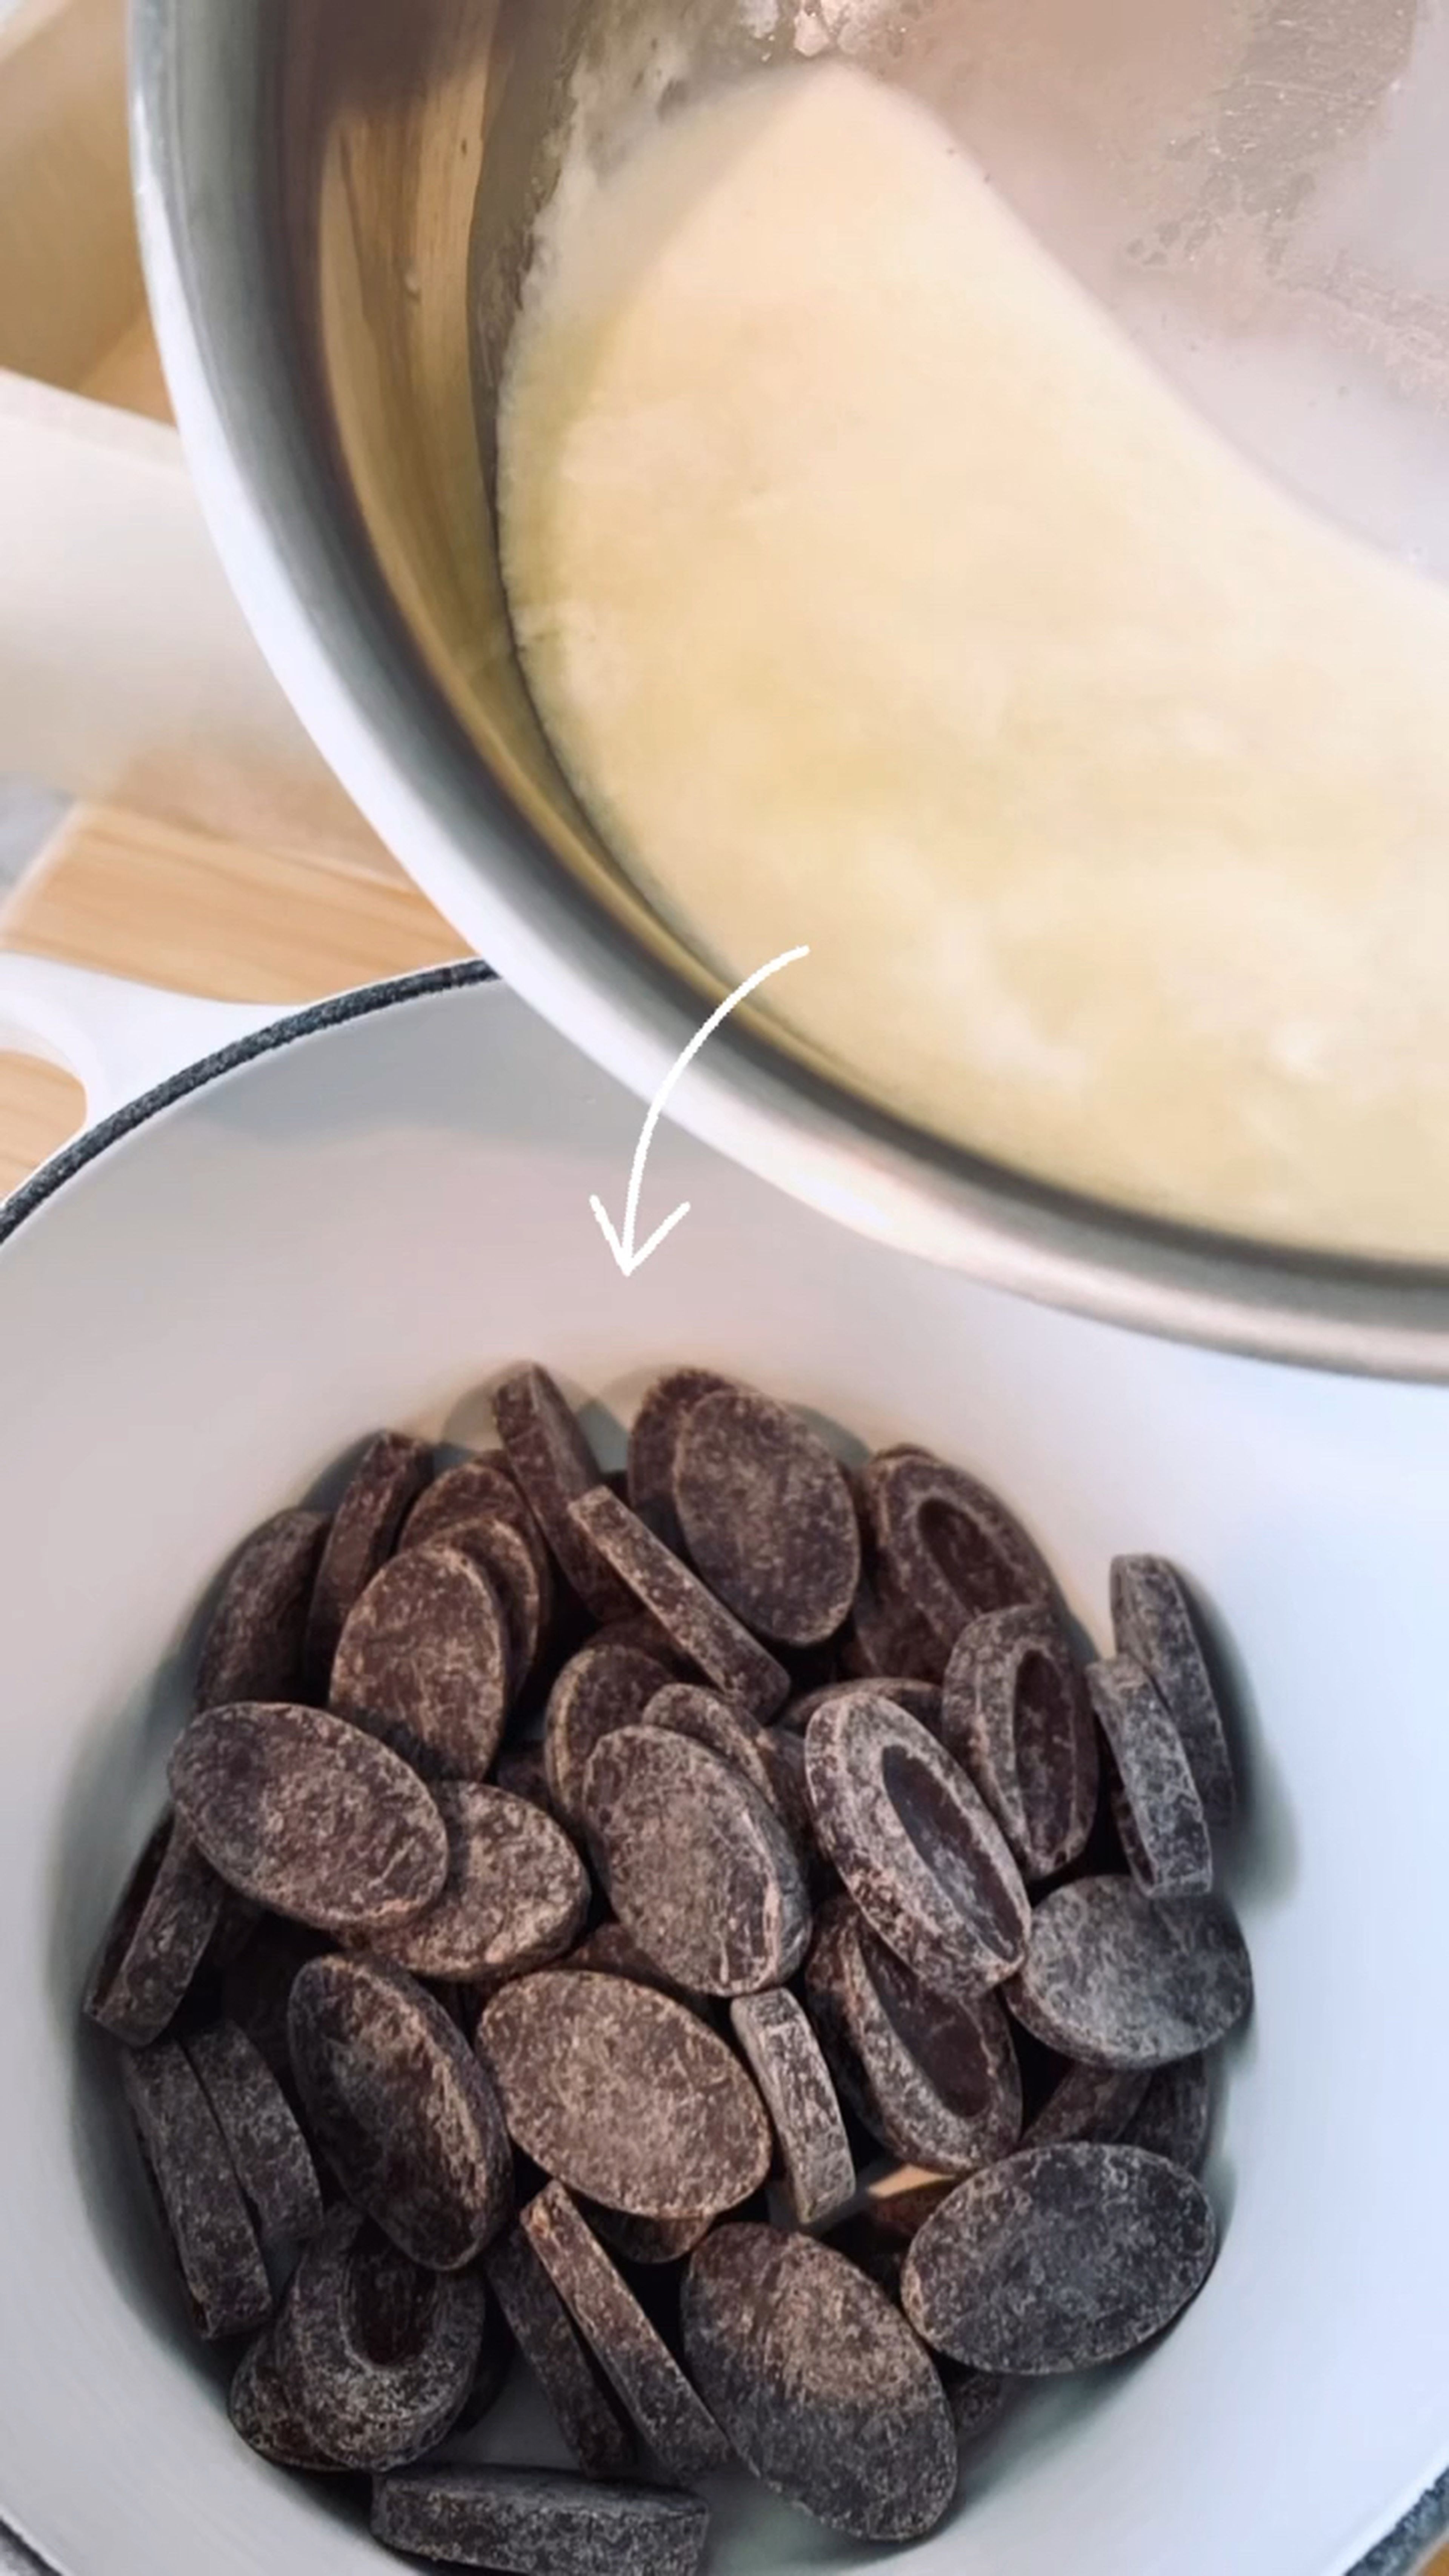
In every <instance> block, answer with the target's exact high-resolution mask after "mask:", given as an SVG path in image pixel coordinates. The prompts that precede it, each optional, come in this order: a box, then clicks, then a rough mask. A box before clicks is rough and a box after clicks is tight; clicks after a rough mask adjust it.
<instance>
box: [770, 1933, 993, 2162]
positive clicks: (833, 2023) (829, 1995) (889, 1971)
mask: <svg viewBox="0 0 1449 2576" xmlns="http://www.w3.org/2000/svg"><path fill="white" fill-rule="evenodd" d="M805 1992H806V1998H807V2001H808V2003H809V2006H810V2012H811V2017H812V2019H813V2020H814V2023H815V2026H816V2029H817V2030H818V2031H819V2033H820V2036H821V2039H822V2041H823V2042H824V2046H825V2053H826V2056H827V2057H828V2059H829V2060H830V2064H831V2066H832V2068H833V2069H834V2072H835V2076H836V2080H837V2082H838V2083H839V2085H840V2087H841V2090H842V2092H843V2093H844V2094H845V2096H846V2099H847V2100H848V2101H849V2103H850V2106H851V2108H852V2110H853V2111H854V2112H855V2114H856V2116H857V2118H858V2119H860V2120H863V2121H864V2123H865V2125H866V2127H867V2128H868V2129H870V2130H871V2131H872V2132H873V2134H874V2135H875V2136H876V2137H878V2138H879V2139H880V2140H881V2142H882V2144H883V2145H884V2146H887V2147H889V2148H890V2149H891V2150H892V2152H893V2154H895V2155H898V2156H901V2157H903V2158H904V2159H905V2161H906V2162H907V2163H908V2164H917V2165H924V2166H927V2167H928V2168H929V2169H930V2170H931V2171H932V2172H934V2173H937V2174H967V2173H974V2172H975V2171H976V2170H977V2168H978V2166H980V2165H984V2164H994V2163H995V2162H996V2160H997V2159H998V2157H1001V2156H1004V2155H1009V2154H1010V2152H1011V2149H1012V2148H1013V2147H1014V2146H1015V2145H1016V2142H1017V2140H1018V2138H1019V2137H1020V2135H1021V2070H1020V2068H1019V2066H1018V2064H1017V2058H1016V2051H1015V2049H1014V2047H1013V2046H1012V2039H1011V2029H1010V2025H1009V2023H1008V2021H1007V2018H1006V2015H1005V2013H1004V2012H1003V2010H1002V2008H1001V2004H1000V2001H999V1999H998V1997H997V1996H996V1995H995V1994H994V1993H987V1994H983V1995H978V1996H977V1997H976V1998H975V1999H974V2001H973V2002H971V2003H966V2004H961V2003H955V2002H952V2001H948V1999H947V1998H946V1997H945V1996H942V1995H937V1994H933V1993H932V1992H931V1990H930V1988H929V1987H928V1986H923V1985H922V1984H921V1982H920V1979H919V1978H918V1977H914V1976H912V1974H911V1972H910V1970H909V1968H907V1967H905V1966H904V1965H903V1964H902V1962H901V1961H900V1960H899V1959H897V1958H895V1957H893V1955H892V1954H891V1952H890V1951H889V1950H887V1949H886V1948H885V1946H884V1944H883V1943H881V1942H879V1941H877V1940H876V1938H875V1936H874V1934H873V1933H872V1932H871V1930H870V1928H869V1926H868V1924H866V1923H864V1922H862V1920H861V1918H860V1916H859V1915H858V1914H857V1913H856V1911H855V1908H854V1906H853V1905H852V1904H851V1903H850V1900H849V1899H848V1898H846V1897H841V1898H837V1899H836V1900H835V1901H834V1902H833V1903H832V1904H830V1905H828V1906H827V1907H826V1908H825V1909H824V1911H823V1913H822V1915H821V1917H820V1927H819V1931H818V1934H817V1937H816V1941H815V1946H814V1948H813V1950H812V1951H811V1953H810V1959H809V1963H808V1965H807V1967H806V1971H805Z"/></svg>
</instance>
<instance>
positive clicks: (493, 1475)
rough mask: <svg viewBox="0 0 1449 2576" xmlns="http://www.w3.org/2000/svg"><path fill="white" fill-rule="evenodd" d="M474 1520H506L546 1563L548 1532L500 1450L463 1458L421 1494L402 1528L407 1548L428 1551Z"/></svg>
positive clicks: (446, 1468)
mask: <svg viewBox="0 0 1449 2576" xmlns="http://www.w3.org/2000/svg"><path fill="white" fill-rule="evenodd" d="M475 1520H506V1521H509V1522H511V1523H512V1525H513V1527H514V1528H515V1529H516V1530H517V1531H518V1532H519V1534H520V1536H521V1537H523V1538H525V1539H526V1540H527V1541H528V1543H529V1545H530V1546H531V1547H532V1548H533V1549H535V1550H536V1551H537V1554H538V1556H539V1559H540V1561H541V1562H543V1563H546V1562H547V1549H546V1547H545V1545H544V1540H543V1533H542V1531H541V1530H540V1529H539V1526H538V1523H537V1521H536V1520H535V1519H534V1516H533V1513H532V1511H531V1510H530V1508H529V1506H528V1504H527V1503H526V1502H525V1501H524V1498H523V1491H522V1488H521V1486H520V1485H519V1484H518V1482H517V1479H516V1478H515V1476H514V1474H513V1471H512V1469H511V1468H510V1467H509V1464H508V1461H507V1459H506V1458H505V1456H504V1454H503V1451H502V1450H501V1449H490V1450H486V1451H484V1452H483V1453H482V1454H481V1455H480V1456H478V1457H473V1458H462V1459H460V1460H459V1461H458V1463H457V1465H456V1466H453V1467H445V1468H444V1469H443V1472H442V1474H441V1475H440V1476H435V1477H434V1479H433V1481H432V1483H431V1484H430V1485H429V1486H428V1488H427V1490H426V1492H425V1493H423V1494H420V1495H419V1497H418V1500H417V1501H416V1502H415V1503H414V1505H413V1508H412V1510H411V1511H410V1512H409V1514H408V1516H407V1519H406V1521H405V1522H404V1524H403V1533H402V1539H401V1542H400V1543H401V1545H402V1546H403V1547H427V1546H428V1545H429V1544H430V1542H431V1541H432V1540H434V1539H446V1536H447V1533H448V1531H449V1530H450V1529H454V1528H456V1527H457V1526H458V1525H459V1524H460V1523H464V1524H465V1523H467V1522H469V1521H475Z"/></svg>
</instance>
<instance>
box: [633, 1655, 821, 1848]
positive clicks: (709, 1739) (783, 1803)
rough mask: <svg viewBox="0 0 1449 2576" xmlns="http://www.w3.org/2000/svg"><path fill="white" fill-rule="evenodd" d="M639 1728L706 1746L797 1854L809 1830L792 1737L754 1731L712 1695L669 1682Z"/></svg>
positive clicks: (799, 1747)
mask: <svg viewBox="0 0 1449 2576" xmlns="http://www.w3.org/2000/svg"><path fill="white" fill-rule="evenodd" d="M645 1723H646V1724H647V1725H649V1726H662V1727H663V1728H664V1730H665V1732H666V1733H667V1734H669V1735H687V1736H688V1737H689V1738H690V1739H691V1741H692V1742H693V1743H695V1744H704V1745H707V1746H708V1748H709V1750H710V1752H711V1753H717V1754H718V1755H719V1757H720V1760H721V1761H722V1762H728V1763H729V1764H730V1765H731V1766H732V1768H733V1769H734V1770H736V1771H740V1772H743V1774H744V1776H745V1778H746V1779H747V1780H748V1781H749V1783H750V1786H751V1788H753V1789H756V1790H758V1792H759V1794H760V1796H761V1797H762V1798H763V1799H764V1801H765V1804H766V1806H767V1807H773V1808H774V1811H775V1813H776V1815H777V1816H778V1817H779V1819H780V1822H781V1824H782V1825H783V1826H784V1827H785V1830H786V1832H787V1833H788V1834H789V1836H790V1838H791V1840H792V1842H794V1844H795V1845H796V1847H797V1849H799V1848H800V1847H801V1846H803V1844H804V1843H805V1842H806V1841H807V1840H808V1839H809V1836H810V1834H811V1832H812V1830H813V1829H812V1826H811V1823H810V1801H809V1799H808V1797H807V1796H806V1792H805V1748H804V1746H803V1744H802V1743H801V1741H800V1738H799V1736H798V1735H794V1734H791V1733H788V1732H785V1731H783V1730H782V1728H780V1727H776V1726H757V1725H756V1723H755V1720H754V1719H753V1718H752V1717H746V1716H745V1714H744V1711H743V1710H742V1709H738V1708H732V1707H731V1705H730V1703H729V1701H728V1700H727V1699H722V1698H721V1697H720V1694H719V1692H718V1691H713V1690H706V1689H705V1688H704V1686H703V1684H702V1683H697V1682H670V1683H669V1684H668V1686H667V1687H666V1688H665V1689H664V1690H662V1691H659V1692H658V1693H657V1694H656V1696H655V1697H654V1698H653V1699H651V1701H650V1702H649V1706H648V1708H647V1710H646V1712H645Z"/></svg>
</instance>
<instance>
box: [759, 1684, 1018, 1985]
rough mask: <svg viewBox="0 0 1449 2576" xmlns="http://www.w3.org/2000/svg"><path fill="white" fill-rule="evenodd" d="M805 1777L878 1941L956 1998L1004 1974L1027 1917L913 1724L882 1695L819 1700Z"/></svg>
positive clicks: (970, 1805) (928, 1741) (1001, 1853)
mask: <svg viewBox="0 0 1449 2576" xmlns="http://www.w3.org/2000/svg"><path fill="white" fill-rule="evenodd" d="M805 1778H806V1786H807V1788H808V1790H809V1793H810V1804H811V1808H812V1811H813V1813H814V1817H815V1829H816V1833H817V1835H818V1836H819V1840H820V1844H821V1848H822V1849H823V1851H824V1852H825V1854H826V1856H827V1858H828V1859H830V1860H831V1861H833V1862H834V1864H835V1867H836V1868H837V1869H838V1870H839V1872H840V1875H841V1877H842V1878H843V1880H844V1881H845V1884H846V1886H847V1888H848V1889H849V1890H850V1893H851V1895H852V1896H853V1897H854V1899H855V1902H856V1904H857V1905H858V1907H859V1908H860V1911H861V1913H862V1914H863V1915H864V1916H865V1918H866V1920H867V1922H868V1923H869V1924H870V1925H871V1927H872V1929H873V1930H874V1931H875V1932H876V1933H877V1934H878V1935H879V1937H880V1939H881V1940H882V1941H884V1943H885V1944H886V1947H887V1948H888V1949H890V1950H893V1951H894V1952H895V1953H896V1955H897V1957H898V1958H901V1959H904V1960H905V1962H906V1965H907V1966H908V1967H910V1968H912V1969H914V1971H915V1973H916V1974H917V1976H919V1977H920V1978H921V1979H922V1980H923V1981H924V1982H925V1983H926V1984H927V1985H930V1986H933V1987H934V1988H936V1990H937V1991H938V1992H939V1993H941V1994H943V1995H950V1996H954V1997H955V1998H956V1999H957V2000H958V2001H960V2002H963V2003H966V2002H970V2001H971V2000H972V1998H973V1997H974V1996H976V1995H978V1994H981V1993H983V1992H984V1991H985V1989H986V1988H987V1987H988V1986H991V1985H995V1984H998V1983H999V1982H1000V1981H1001V1979H1002V1978H1004V1977H1009V1976H1011V1975H1012V1974H1013V1972H1014V1971H1015V1969H1017V1968H1018V1967H1019V1966H1020V1964H1021V1961H1022V1958H1023V1956H1024V1955H1025V1951H1026V1942H1027V1933H1028V1929H1029V1926H1030V1919H1031V1918H1030V1908H1029V1907H1028V1904H1027V1899H1026V1891H1025V1889H1024V1888H1023V1886H1022V1883H1021V1878H1020V1874H1019V1872H1018V1870H1017V1866H1016V1863H1015V1861H1014V1860H1013V1859H1012V1856H1011V1853H1010V1851H1009V1849H1008V1848H1007V1844H1006V1842H1005V1839H1004V1837H1003V1835H1002V1833H1001V1829H1000V1827H999V1826H998V1825H997V1823H996V1822H995V1820H994V1818H993V1817H992V1816H991V1815H990V1813H989V1812H988V1810H987V1808H986V1806H985V1804H984V1803H983V1801H982V1799H981V1798H980V1796H979V1795H978V1793H977V1791H976V1790H975V1789H974V1788H973V1786H972V1784H971V1782H970V1780H969V1779H968V1778H967V1776H966V1774H965V1772H964V1771H963V1770H962V1769H961V1767H960V1765H959V1764H958V1763H956V1762H953V1761H952V1759H951V1757H950V1755H949V1754H948V1753H947V1752H946V1751H945V1750H944V1748H943V1747H942V1746H941V1745H939V1744H938V1743H937V1742H936V1740H935V1738H934V1737H933V1736H930V1735H928V1734H927V1733H926V1730H925V1728H924V1727H923V1726H918V1725H917V1723H916V1721H915V1719H914V1718H911V1717H907V1716H906V1715H905V1713H904V1711H903V1710H901V1709H898V1708H894V1707H893V1706H892V1705H891V1703H890V1701H889V1700H881V1699H854V1700H837V1701H830V1702H828V1703H827V1704H826V1706H825V1707H824V1708H820V1709H817V1710H816V1712H815V1715H814V1716H813V1717H812V1719H811V1721H810V1731H809V1734H808V1735H807V1736H806V1739H805Z"/></svg>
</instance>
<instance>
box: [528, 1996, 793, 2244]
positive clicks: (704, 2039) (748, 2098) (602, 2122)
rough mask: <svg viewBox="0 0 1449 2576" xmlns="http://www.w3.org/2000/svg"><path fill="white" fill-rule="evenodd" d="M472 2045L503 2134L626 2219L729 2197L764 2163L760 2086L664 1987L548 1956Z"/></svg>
mask: <svg viewBox="0 0 1449 2576" xmlns="http://www.w3.org/2000/svg"><path fill="white" fill-rule="evenodd" d="M478 2052H479V2055H480V2056H481V2057H482V2059H483V2061H484V2063H485V2064H486V2065H487V2066H489V2067H490V2068H491V2069H492V2072H493V2075H494V2077H495V2079H496V2082H497V2085H498V2090H499V2092H500V2094H501V2095H502V2097H503V2106H504V2111H505V2114H506V2116H507V2120H508V2127H509V2132H510V2135H511V2136H512V2137H513V2139H514V2140H515V2142H516V2144H517V2145H518V2146H520V2147H521V2148H522V2149H523V2152H524V2154H525V2155H528V2156H531V2157H532V2158H533V2160H534V2163H535V2164H538V2165H541V2166H542V2167H543V2170H544V2172H545V2173H546V2174H551V2175H553V2176H554V2177H555V2178H556V2179H557V2180H558V2181H559V2182H564V2183H567V2184H568V2186H569V2189H570V2190H571V2191H576V2192H581V2193H583V2194H584V2195H585V2197H586V2198H587V2199H589V2200H598V2201H602V2202H603V2203H604V2205H605V2207H606V2208H609V2209H620V2210H623V2211H625V2212H626V2213H627V2214H628V2215H630V2216H632V2217H635V2218H693V2217H698V2216H700V2215H701V2214H702V2213H703V2212H705V2211H707V2210H720V2209H732V2208H734V2207H736V2206H737V2204H738V2203H739V2202H740V2201H742V2200H748V2199H749V2197H750V2195H751V2193H752V2192H755V2191H758V2190H759V2187H760V2185H761V2183H762V2182H763V2181H764V2179H765V2176H766V2174H767V2173H768V2172H769V2170H770V2131H769V2124H768V2122H767V2121H766V2118H765V2114H764V2111H763V2109H762V2108H761V2104H760V2098H759V2095H758V2094H757V2093H756V2091H755V2088H754V2086H753V2084H752V2083H751V2082H750V2079H749V2077H748V2076H747V2075H746V2073H745V2071H744V2068H743V2067H742V2066H741V2064H740V2062H739V2060H738V2058H737V2057H736V2056H735V2054H734V2052H733V2050H732V2049H730V2048H727V2047H726V2045H725V2043H724V2041H723V2040H721V2039H717V2038H716V2037H715V2034H714V2032H713V2031H712V2030H709V2029H707V2028H706V2026H705V2024H704V2023H703V2022H702V2021H700V2020H699V2019H698V2017H697V2016H696V2015H695V2014H694V2013H692V2012H690V2011H689V2010H688V2009H687V2007H686V2006H685V2005H683V2004H680V2003H676V2002H675V2001H674V1999H673V1997H672V1996H670V1995H663V1994H660V1993H658V1992H657V1991H656V1990H655V1989H654V1988H653V1987H651V1986H642V1985H636V1984H634V1983H632V1982H631V1980H630V1979H628V1978H626V1977H611V1976H600V1975H598V1974H597V1973H593V1972H588V1971H579V1970H576V1969H568V1970H563V1969H556V1968H554V1969H549V1968H545V1969H543V1970H541V1971H540V1973H539V1974H538V1975H536V1976H532V1977H523V1978H520V1979H519V1981H518V1983H517V1984H516V1985H511V1986H505V1987H504V1989H503V1992H502V1993H501V1994H499V1995H495V1996H494V1998H493V2001H492V2002H491V2003H490V2004H489V2005H487V2007H486V2008H485V2010H484V2014H483V2019H482V2021H481V2023H480V2024H479V2029H478Z"/></svg>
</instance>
